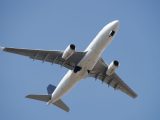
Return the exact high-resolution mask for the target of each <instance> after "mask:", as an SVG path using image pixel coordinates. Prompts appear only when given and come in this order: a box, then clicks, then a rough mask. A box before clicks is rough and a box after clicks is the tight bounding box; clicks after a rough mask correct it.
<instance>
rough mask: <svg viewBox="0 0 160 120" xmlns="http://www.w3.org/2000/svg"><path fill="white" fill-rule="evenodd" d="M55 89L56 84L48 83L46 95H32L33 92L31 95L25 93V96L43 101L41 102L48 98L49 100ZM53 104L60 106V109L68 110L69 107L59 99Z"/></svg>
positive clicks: (46, 100)
mask: <svg viewBox="0 0 160 120" xmlns="http://www.w3.org/2000/svg"><path fill="white" fill-rule="evenodd" d="M55 89H56V86H54V85H51V84H49V85H48V86H47V92H48V95H33V94H31V95H27V96H26V98H30V99H34V100H39V101H43V102H48V101H49V100H51V95H52V93H53V91H54V90H55ZM53 104H54V105H55V106H57V107H59V108H61V109H62V110H64V111H66V112H69V107H68V106H67V105H66V104H65V103H64V102H63V101H62V100H61V99H59V100H58V101H56V102H54V103H53Z"/></svg>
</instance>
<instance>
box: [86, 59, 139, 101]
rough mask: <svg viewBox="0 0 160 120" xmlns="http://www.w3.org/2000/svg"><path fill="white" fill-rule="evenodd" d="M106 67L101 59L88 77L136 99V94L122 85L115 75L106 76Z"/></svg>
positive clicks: (125, 85) (124, 84)
mask: <svg viewBox="0 0 160 120" xmlns="http://www.w3.org/2000/svg"><path fill="white" fill-rule="evenodd" d="M107 67H108V65H107V64H106V63H105V62H104V61H103V59H102V58H101V59H99V61H98V62H97V64H96V65H95V67H94V68H93V70H92V71H90V74H89V76H90V77H94V78H96V79H99V80H101V81H102V82H105V83H106V84H108V86H112V87H113V88H114V89H119V90H120V91H122V92H124V93H126V94H127V95H129V96H130V97H132V98H136V97H137V94H136V93H135V92H134V91H133V90H132V89H131V88H130V87H129V86H128V85H127V84H126V83H124V82H123V81H122V79H121V78H120V77H119V76H118V75H117V74H116V73H114V74H112V75H111V76H108V75H107V74H106V70H107Z"/></svg>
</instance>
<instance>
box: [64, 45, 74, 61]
mask: <svg viewBox="0 0 160 120" xmlns="http://www.w3.org/2000/svg"><path fill="white" fill-rule="evenodd" d="M75 48H76V47H75V45H74V44H70V45H68V47H67V48H66V49H65V50H64V52H63V55H62V58H63V59H64V60H67V59H68V58H69V57H71V56H72V55H73V54H74V52H75Z"/></svg>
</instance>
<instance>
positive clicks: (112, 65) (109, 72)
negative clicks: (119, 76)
mask: <svg viewBox="0 0 160 120" xmlns="http://www.w3.org/2000/svg"><path fill="white" fill-rule="evenodd" d="M118 67H119V62H118V61H117V60H114V61H112V62H111V63H110V64H109V65H108V69H107V71H106V74H107V75H109V76H110V75H112V74H113V73H114V72H115V70H116V69H117V68H118Z"/></svg>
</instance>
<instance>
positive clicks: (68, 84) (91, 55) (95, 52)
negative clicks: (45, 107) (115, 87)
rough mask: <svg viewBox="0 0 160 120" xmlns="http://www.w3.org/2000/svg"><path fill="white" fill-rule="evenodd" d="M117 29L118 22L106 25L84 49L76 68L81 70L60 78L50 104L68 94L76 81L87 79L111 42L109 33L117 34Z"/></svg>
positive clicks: (70, 71) (71, 71) (70, 72)
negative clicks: (84, 53)
mask: <svg viewBox="0 0 160 120" xmlns="http://www.w3.org/2000/svg"><path fill="white" fill-rule="evenodd" d="M118 27H119V22H118V21H113V22H111V23H109V24H108V25H106V26H105V27H104V28H103V29H102V30H101V31H100V32H99V33H98V35H97V36H96V37H95V38H94V39H93V41H92V42H91V43H90V45H89V46H88V47H87V48H86V50H85V52H86V55H85V56H84V57H83V58H82V60H81V61H80V62H79V64H78V66H80V67H81V68H82V69H81V70H80V71H78V72H77V73H75V72H74V71H73V70H69V71H68V72H67V73H66V75H65V76H64V77H63V78H62V80H61V81H60V83H59V84H58V86H57V88H56V89H55V91H54V92H53V93H52V98H51V101H50V103H54V102H55V101H57V100H59V99H60V98H61V97H62V96H63V95H64V94H65V93H66V92H68V91H69V90H70V89H71V88H72V87H73V86H74V85H75V84H76V83H77V82H78V81H80V80H81V79H83V78H85V77H87V75H88V70H92V69H93V67H94V66H95V64H96V63H97V61H98V60H99V58H100V57H101V55H102V53H103V51H104V50H105V48H106V47H107V46H108V45H109V44H110V42H111V41H112V37H111V36H109V33H110V32H111V31H115V32H117V30H118Z"/></svg>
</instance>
